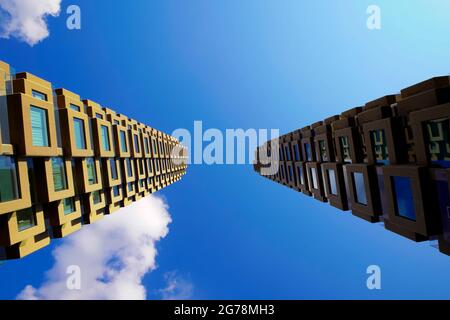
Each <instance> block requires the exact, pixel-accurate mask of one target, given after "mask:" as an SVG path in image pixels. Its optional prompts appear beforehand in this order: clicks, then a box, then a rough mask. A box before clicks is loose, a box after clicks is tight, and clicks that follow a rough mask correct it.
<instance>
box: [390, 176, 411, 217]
mask: <svg viewBox="0 0 450 320" xmlns="http://www.w3.org/2000/svg"><path fill="white" fill-rule="evenodd" d="M391 183H392V192H393V195H394V202H395V214H396V215H397V216H399V217H403V218H406V219H408V220H412V221H416V210H415V208H414V197H413V193H412V185H411V179H410V178H407V177H391Z"/></svg>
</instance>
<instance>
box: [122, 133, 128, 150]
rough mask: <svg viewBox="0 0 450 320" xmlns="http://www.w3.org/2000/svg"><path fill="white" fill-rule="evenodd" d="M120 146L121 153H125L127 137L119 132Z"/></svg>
mask: <svg viewBox="0 0 450 320" xmlns="http://www.w3.org/2000/svg"><path fill="white" fill-rule="evenodd" d="M120 144H121V150H122V152H127V151H128V148H127V137H126V133H125V131H120Z"/></svg>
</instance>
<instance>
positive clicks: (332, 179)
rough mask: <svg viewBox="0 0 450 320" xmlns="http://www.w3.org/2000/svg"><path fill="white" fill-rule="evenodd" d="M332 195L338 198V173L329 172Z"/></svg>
mask: <svg viewBox="0 0 450 320" xmlns="http://www.w3.org/2000/svg"><path fill="white" fill-rule="evenodd" d="M327 174H328V181H329V188H330V193H331V194H332V195H335V196H337V184H336V172H334V170H327Z"/></svg>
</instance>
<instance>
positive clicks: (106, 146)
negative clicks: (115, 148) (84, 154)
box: [101, 125, 111, 151]
mask: <svg viewBox="0 0 450 320" xmlns="http://www.w3.org/2000/svg"><path fill="white" fill-rule="evenodd" d="M101 132H102V144H103V150H104V151H111V145H110V144H109V130H108V127H107V126H104V125H102V126H101Z"/></svg>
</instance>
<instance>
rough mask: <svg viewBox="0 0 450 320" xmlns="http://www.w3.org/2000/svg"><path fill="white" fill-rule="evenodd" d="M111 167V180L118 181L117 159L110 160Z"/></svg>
mask: <svg viewBox="0 0 450 320" xmlns="http://www.w3.org/2000/svg"><path fill="white" fill-rule="evenodd" d="M109 165H110V168H111V179H112V180H117V165H116V159H114V158H111V159H109Z"/></svg>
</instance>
